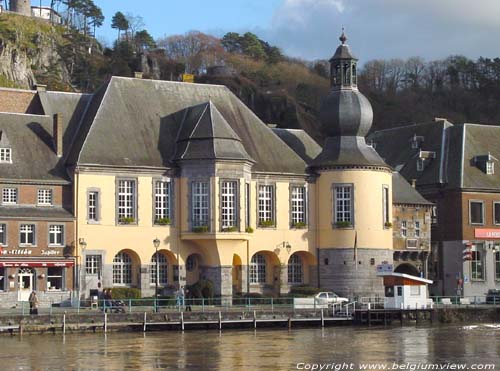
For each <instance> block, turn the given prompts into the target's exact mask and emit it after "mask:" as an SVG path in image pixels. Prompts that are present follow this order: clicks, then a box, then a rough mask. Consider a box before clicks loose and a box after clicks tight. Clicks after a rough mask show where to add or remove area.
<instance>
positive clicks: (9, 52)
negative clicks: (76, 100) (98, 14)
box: [0, 14, 71, 90]
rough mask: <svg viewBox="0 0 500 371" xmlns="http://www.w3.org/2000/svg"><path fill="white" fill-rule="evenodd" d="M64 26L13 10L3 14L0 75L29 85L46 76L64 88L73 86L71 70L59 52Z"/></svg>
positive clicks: (0, 39) (44, 79)
mask: <svg viewBox="0 0 500 371" xmlns="http://www.w3.org/2000/svg"><path fill="white" fill-rule="evenodd" d="M64 44H65V40H64V35H63V30H62V29H61V28H59V27H54V26H52V25H51V24H49V23H47V22H43V21H39V20H35V19H32V18H27V17H23V16H19V15H13V14H3V15H1V16H0V75H1V76H3V78H4V79H5V80H7V81H8V82H10V83H11V84H10V85H12V86H16V87H19V88H25V89H30V88H32V87H33V85H34V84H37V83H42V84H43V83H46V82H47V81H46V80H47V76H49V75H50V76H51V78H52V79H55V81H57V82H58V87H59V88H62V89H63V90H69V89H71V79H70V74H69V73H68V69H67V67H66V64H65V63H64V61H63V59H62V57H61V55H60V54H59V47H60V45H64Z"/></svg>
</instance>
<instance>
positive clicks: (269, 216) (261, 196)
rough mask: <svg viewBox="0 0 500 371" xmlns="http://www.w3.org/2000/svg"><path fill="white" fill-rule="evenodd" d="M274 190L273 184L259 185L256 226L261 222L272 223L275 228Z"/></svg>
mask: <svg viewBox="0 0 500 371" xmlns="http://www.w3.org/2000/svg"><path fill="white" fill-rule="evenodd" d="M275 195H276V189H275V186H274V184H259V186H258V192H257V221H258V223H257V224H258V226H260V225H261V223H262V222H272V223H273V224H274V226H276V219H275V213H274V203H275V200H276V196H275Z"/></svg>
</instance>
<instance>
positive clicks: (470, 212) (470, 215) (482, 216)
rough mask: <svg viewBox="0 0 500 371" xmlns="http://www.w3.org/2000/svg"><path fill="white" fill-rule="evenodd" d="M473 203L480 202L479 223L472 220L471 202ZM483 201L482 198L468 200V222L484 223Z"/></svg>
mask: <svg viewBox="0 0 500 371" xmlns="http://www.w3.org/2000/svg"><path fill="white" fill-rule="evenodd" d="M473 203H477V204H481V222H479V223H476V222H474V223H473V222H472V204H473ZM484 217H485V215H484V201H482V200H469V224H472V225H484Z"/></svg>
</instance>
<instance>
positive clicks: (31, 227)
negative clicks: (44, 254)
mask: <svg viewBox="0 0 500 371" xmlns="http://www.w3.org/2000/svg"><path fill="white" fill-rule="evenodd" d="M30 234H31V235H32V239H33V242H32V243H30V242H28V241H29V236H30ZM23 241H24V242H23ZM19 245H21V246H36V225H35V224H20V225H19Z"/></svg>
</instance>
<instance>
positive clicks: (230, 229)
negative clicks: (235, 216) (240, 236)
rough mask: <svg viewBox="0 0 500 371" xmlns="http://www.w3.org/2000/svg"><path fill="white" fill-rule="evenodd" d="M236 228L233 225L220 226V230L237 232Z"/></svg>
mask: <svg viewBox="0 0 500 371" xmlns="http://www.w3.org/2000/svg"><path fill="white" fill-rule="evenodd" d="M237 231H238V228H236V227H235V226H234V225H233V226H232V227H224V228H222V232H237Z"/></svg>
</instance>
